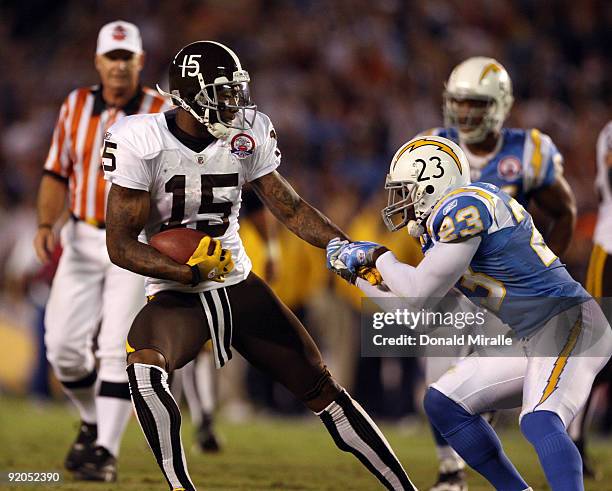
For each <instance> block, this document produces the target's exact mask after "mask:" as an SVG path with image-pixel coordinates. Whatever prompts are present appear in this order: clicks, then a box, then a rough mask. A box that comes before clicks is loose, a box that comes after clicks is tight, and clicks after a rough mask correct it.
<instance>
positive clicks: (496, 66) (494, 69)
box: [478, 63, 502, 82]
mask: <svg viewBox="0 0 612 491" xmlns="http://www.w3.org/2000/svg"><path fill="white" fill-rule="evenodd" d="M501 70H502V67H501V66H500V65H499V64H498V63H489V64H488V65H487V66H486V67H484V68H483V70H482V73H481V74H480V79H478V82H482V81H483V80H484V78H485V77H486V76H487V75H488V74H489V73H491V72H495V73H497V72H501Z"/></svg>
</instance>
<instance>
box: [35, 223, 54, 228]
mask: <svg viewBox="0 0 612 491" xmlns="http://www.w3.org/2000/svg"><path fill="white" fill-rule="evenodd" d="M38 228H53V225H51V224H50V223H39V224H38Z"/></svg>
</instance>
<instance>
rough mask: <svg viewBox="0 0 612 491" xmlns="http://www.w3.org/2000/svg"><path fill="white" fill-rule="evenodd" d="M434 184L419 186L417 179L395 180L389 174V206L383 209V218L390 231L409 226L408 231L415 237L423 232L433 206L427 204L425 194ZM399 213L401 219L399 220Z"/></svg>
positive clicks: (387, 183) (387, 185) (387, 186)
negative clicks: (424, 198)
mask: <svg viewBox="0 0 612 491" xmlns="http://www.w3.org/2000/svg"><path fill="white" fill-rule="evenodd" d="M428 187H430V188H431V189H430V190H431V191H432V192H433V186H425V187H423V186H419V185H418V183H417V182H416V181H413V180H406V181H393V180H391V176H389V175H387V180H386V182H385V189H387V190H388V191H389V195H388V199H387V206H386V207H385V208H383V210H382V219H383V222H384V223H385V225H386V226H387V229H389V231H390V232H395V231H397V230H399V229H401V228H402V227H406V226H407V230H408V233H409V234H410V235H412V236H413V237H419V236H420V235H422V234H423V232H424V228H423V225H422V224H423V223H424V222H425V220H427V217H428V216H429V212H430V211H431V209H432V208H433V206H429V207H428V206H427V205H426V204H425V203H424V201H426V200H423V199H422V198H423V196H424V195H425V194H427V191H429V190H428V189H427V188H428ZM397 215H400V218H401V219H400V220H399V221H397Z"/></svg>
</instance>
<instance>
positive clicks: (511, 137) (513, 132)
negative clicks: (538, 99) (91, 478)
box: [426, 128, 563, 207]
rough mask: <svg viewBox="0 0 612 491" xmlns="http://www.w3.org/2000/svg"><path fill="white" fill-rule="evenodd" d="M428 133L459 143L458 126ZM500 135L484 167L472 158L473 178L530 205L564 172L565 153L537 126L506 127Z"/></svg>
mask: <svg viewBox="0 0 612 491" xmlns="http://www.w3.org/2000/svg"><path fill="white" fill-rule="evenodd" d="M426 133H427V134H431V135H437V136H442V137H444V138H448V139H449V140H453V141H454V142H455V143H457V144H458V145H459V144H460V143H459V135H458V133H457V130H456V129H455V128H433V129H431V130H429V131H427V132H426ZM500 137H501V144H500V146H499V149H498V151H497V152H496V153H495V155H493V157H491V158H490V159H489V161H488V162H486V163H485V164H484V166H483V167H482V168H477V167H476V166H475V165H474V163H472V162H470V170H471V173H472V181H479V182H489V183H491V184H495V185H496V186H497V187H499V188H501V189H502V190H503V191H505V192H506V193H508V194H509V195H510V196H512V197H513V198H515V199H516V200H517V201H518V202H519V203H520V204H521V205H523V206H524V207H527V206H528V205H529V199H530V197H531V194H532V193H533V192H534V191H536V190H538V189H540V188H544V187H546V186H550V185H551V184H552V183H553V182H554V181H555V179H556V176H557V174H558V173H560V172H562V167H563V157H562V156H561V154H560V153H559V150H557V147H556V146H555V144H554V143H553V142H552V140H551V139H550V137H549V136H548V135H545V134H543V133H541V132H540V131H539V130H537V129H535V128H534V129H530V130H523V129H517V128H503V129H502V130H501V135H500ZM464 150H465V149H464ZM468 160H469V158H468Z"/></svg>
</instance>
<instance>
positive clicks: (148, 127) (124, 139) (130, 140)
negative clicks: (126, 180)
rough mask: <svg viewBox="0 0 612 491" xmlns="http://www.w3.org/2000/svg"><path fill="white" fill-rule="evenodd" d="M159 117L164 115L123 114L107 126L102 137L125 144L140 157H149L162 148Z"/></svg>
mask: <svg viewBox="0 0 612 491" xmlns="http://www.w3.org/2000/svg"><path fill="white" fill-rule="evenodd" d="M160 117H161V118H163V117H164V116H163V113H155V114H134V115H132V116H125V117H124V118H121V119H120V120H119V121H117V122H116V123H115V124H113V125H112V126H111V127H110V128H109V130H108V131H107V132H106V134H105V135H104V139H108V140H112V141H116V142H121V144H122V145H127V146H128V148H129V149H130V150H131V151H132V153H134V154H135V155H137V156H138V157H140V158H144V159H148V158H151V157H153V156H155V155H157V154H158V153H159V152H160V151H161V150H163V148H162V147H163V144H162V142H161V137H160V129H159V124H158V123H159V118H160Z"/></svg>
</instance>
